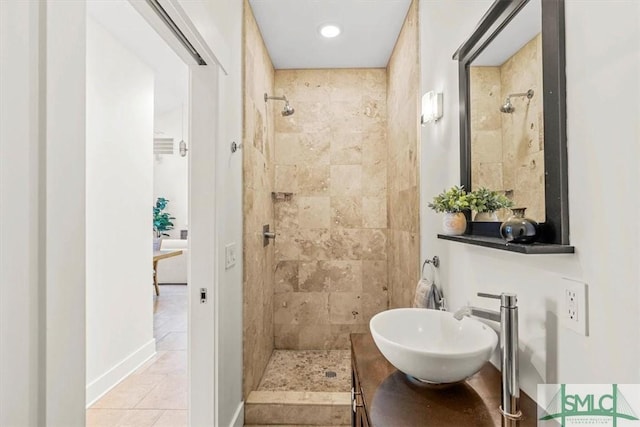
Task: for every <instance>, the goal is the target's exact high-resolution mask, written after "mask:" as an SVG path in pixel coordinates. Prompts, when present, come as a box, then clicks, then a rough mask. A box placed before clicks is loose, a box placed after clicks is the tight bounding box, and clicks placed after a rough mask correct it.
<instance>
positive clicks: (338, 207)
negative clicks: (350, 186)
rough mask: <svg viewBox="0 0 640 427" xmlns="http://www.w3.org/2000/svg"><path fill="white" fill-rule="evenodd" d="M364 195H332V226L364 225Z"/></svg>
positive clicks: (354, 226) (351, 226)
mask: <svg viewBox="0 0 640 427" xmlns="http://www.w3.org/2000/svg"><path fill="white" fill-rule="evenodd" d="M362 209H363V205H362V197H359V196H356V197H331V226H332V227H334V228H359V227H362V217H363V214H364V212H363V210H362Z"/></svg>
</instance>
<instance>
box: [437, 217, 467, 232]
mask: <svg viewBox="0 0 640 427" xmlns="http://www.w3.org/2000/svg"><path fill="white" fill-rule="evenodd" d="M466 229H467V218H466V217H465V216H464V214H463V213H462V212H446V213H445V214H444V217H443V218H442V233H443V234H446V235H447V236H459V235H461V234H464V232H465V230H466Z"/></svg>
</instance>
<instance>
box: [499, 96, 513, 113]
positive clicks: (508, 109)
mask: <svg viewBox="0 0 640 427" xmlns="http://www.w3.org/2000/svg"><path fill="white" fill-rule="evenodd" d="M514 111H516V109H515V108H514V107H513V104H512V103H511V99H509V98H507V99H506V100H505V101H504V104H502V105H501V106H500V112H502V113H507V114H511V113H513V112H514Z"/></svg>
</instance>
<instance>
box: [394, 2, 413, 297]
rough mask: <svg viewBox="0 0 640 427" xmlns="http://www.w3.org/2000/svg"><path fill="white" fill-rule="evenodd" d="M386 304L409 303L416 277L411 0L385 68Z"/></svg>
mask: <svg viewBox="0 0 640 427" xmlns="http://www.w3.org/2000/svg"><path fill="white" fill-rule="evenodd" d="M387 75H388V92H387V114H388V152H387V155H388V165H389V169H388V180H387V182H388V195H389V197H388V212H389V230H388V233H389V235H388V244H387V255H388V258H387V260H388V267H387V268H388V271H389V289H390V295H389V305H390V306H391V307H410V306H411V302H412V300H413V295H414V292H415V287H416V282H417V280H418V278H419V276H420V242H419V239H420V230H419V211H420V210H419V203H420V201H419V196H418V194H419V193H418V182H419V176H418V173H419V170H418V159H419V158H420V155H419V148H420V137H419V135H420V134H419V106H420V101H419V100H420V53H419V33H418V1H417V0H414V1H413V2H412V4H411V6H410V8H409V12H408V14H407V18H406V20H405V22H404V26H403V28H402V31H401V33H400V36H399V38H398V41H397V43H396V46H395V49H394V51H393V54H392V56H391V59H390V61H389V65H388V67H387Z"/></svg>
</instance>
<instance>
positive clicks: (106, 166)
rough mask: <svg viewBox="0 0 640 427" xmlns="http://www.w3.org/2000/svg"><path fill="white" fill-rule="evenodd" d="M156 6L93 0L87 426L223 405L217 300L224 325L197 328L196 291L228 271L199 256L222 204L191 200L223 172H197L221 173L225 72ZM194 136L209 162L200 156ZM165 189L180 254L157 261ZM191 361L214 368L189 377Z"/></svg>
mask: <svg viewBox="0 0 640 427" xmlns="http://www.w3.org/2000/svg"><path fill="white" fill-rule="evenodd" d="M150 3H151V2H150ZM150 3H148V4H140V2H131V3H130V2H129V1H127V0H116V1H112V2H97V1H96V2H88V3H87V67H86V68H87V99H86V109H87V147H86V150H87V153H86V179H87V186H86V216H87V220H86V221H87V222H86V254H87V258H86V259H87V285H86V348H87V351H86V372H87V374H86V380H87V399H86V400H87V405H88V411H87V425H103V424H105V423H106V424H108V425H120V424H127V425H130V424H135V425H165V424H167V425H175V426H177V425H188V422H189V421H188V420H189V415H188V411H189V409H193V408H194V406H195V408H196V410H195V411H194V412H195V415H196V416H195V417H193V418H195V419H203V417H204V418H205V419H206V418H209V419H213V415H214V399H213V397H214V396H213V393H210V392H209V391H210V390H213V383H214V378H213V374H212V373H213V369H214V368H213V364H214V360H215V349H214V346H213V340H214V338H215V325H214V316H213V313H214V311H215V307H213V304H209V307H210V308H206V309H204V310H202V309H201V310H200V312H203V311H204V312H206V317H208V318H209V320H210V322H206V323H197V327H195V328H189V325H190V323H191V322H190V321H189V319H190V318H191V317H192V315H193V316H198V315H197V314H196V313H193V312H192V307H193V306H192V304H191V302H192V301H194V300H196V298H198V297H199V294H200V292H198V293H197V294H196V293H195V292H194V291H193V289H195V288H196V286H197V287H198V290H200V289H207V290H210V291H211V295H213V294H214V293H215V286H214V274H215V271H214V270H211V269H209V268H207V269H206V271H205V269H203V268H199V262H198V254H200V255H201V257H200V260H202V259H204V258H203V257H202V256H204V257H206V256H207V255H209V256H210V254H208V253H207V252H208V251H210V246H214V244H215V236H212V235H211V233H208V232H207V230H204V232H203V233H202V238H201V239H197V238H196V239H190V237H192V236H191V234H193V235H197V234H198V232H197V230H198V224H199V222H198V218H204V217H206V218H207V223H209V222H211V220H210V218H212V217H214V216H213V214H214V208H215V204H214V203H213V202H214V200H212V198H208V197H207V195H203V200H204V201H206V202H208V203H207V204H206V205H203V204H200V205H199V206H198V205H197V203H194V204H195V205H196V206H191V202H190V200H191V194H199V195H201V194H202V193H199V192H198V191H199V189H200V190H201V189H202V186H199V184H198V180H200V179H211V180H210V181H208V183H210V182H212V181H213V179H214V178H215V175H214V174H213V172H210V173H208V174H205V175H202V174H199V175H198V180H194V181H193V183H194V185H193V186H190V185H189V182H190V181H191V176H194V174H195V172H194V170H197V168H198V167H199V165H200V166H201V165H202V163H203V162H207V160H208V162H207V163H208V165H209V169H212V168H211V167H210V164H211V163H213V158H214V151H213V150H209V149H208V148H205V147H204V146H203V145H200V146H198V143H197V142H198V141H204V140H205V138H206V139H207V141H210V140H211V137H212V135H215V131H216V128H215V123H214V122H212V121H211V117H215V113H216V112H217V111H216V110H215V105H214V104H213V102H215V99H216V93H215V90H216V85H217V74H216V72H215V70H213V69H212V68H209V67H206V66H203V64H202V63H201V62H199V61H196V60H194V59H193V58H192V57H190V56H189V55H185V52H184V51H183V49H184V48H183V47H182V46H180V44H177V43H171V42H170V41H169V40H167V38H166V34H164V35H165V37H161V36H160V34H163V33H166V27H161V26H162V25H164V23H162V22H158V21H157V20H155V21H154V20H152V19H150V16H149V14H150V13H153V12H154V11H153V10H152V8H151V6H150V5H149V4H150ZM134 5H135V8H134ZM141 8H142V9H144V10H140V9H141ZM143 16H144V17H143ZM174 42H175V40H174ZM180 49H182V50H180ZM185 56H186V60H185ZM202 62H204V61H202ZM194 91H197V95H196V96H193V97H192V96H190V94H191V93H193V92H194ZM205 96H206V100H205V99H204V97H205ZM204 117H207V121H206V122H205V121H203V120H202V119H203V118H204ZM192 136H193V144H191V142H192ZM191 145H193V148H194V152H195V153H197V154H198V155H200V156H202V157H200V161H201V163H198V162H197V161H196V162H193V163H195V165H194V164H192V161H191V156H190V153H191V151H190V150H191V148H192V147H191ZM198 147H200V148H201V149H200V150H199V149H198ZM163 150H164V151H163ZM154 175H155V177H154ZM158 199H166V200H168V203H167V205H166V206H165V212H167V213H168V215H169V217H170V219H171V222H172V224H173V227H171V228H170V229H165V230H160V232H161V233H163V234H166V235H167V236H165V237H166V238H167V239H166V240H165V242H163V244H162V247H161V249H163V251H162V253H163V255H164V254H167V253H169V252H173V253H174V254H175V253H177V252H180V253H178V254H177V256H175V257H173V258H171V259H161V260H159V261H157V263H158V265H157V268H156V261H155V260H156V257H155V256H154V255H156V254H157V252H156V253H155V254H154V251H153V249H154V248H153V244H152V243H153V233H151V227H150V225H151V223H152V218H151V206H153V205H154V204H156V202H157V201H158ZM192 218H193V225H194V227H193V229H192V230H188V228H187V227H188V226H189V224H191V223H192V221H191V219H192ZM187 230H188V231H187ZM187 236H188V237H189V238H187ZM183 237H184V238H183ZM203 241H206V242H207V245H206V246H207V247H206V248H203V245H202V242H203ZM193 247H195V251H194V252H195V254H196V256H195V257H192V256H191V254H192V253H193V252H192V248H193ZM200 262H201V261H200ZM152 263H153V267H154V270H155V274H154V276H155V278H157V280H158V282H160V284H161V286H159V287H157V288H156V287H154V286H151V285H152V284H154V285H155V283H154V280H152V276H151V271H152V269H151V266H152ZM189 269H191V271H189ZM190 279H193V282H192V281H191V280H190ZM163 283H172V285H168V286H165V285H162V284H163ZM187 283H189V285H187ZM190 285H193V286H190ZM156 289H157V290H159V292H158V294H156ZM197 301H198V302H200V301H199V299H197ZM205 302H206V301H205ZM196 307H197V308H198V306H196ZM200 317H202V313H200ZM212 332H213V333H212ZM199 345H200V346H206V348H207V349H208V350H209V353H207V355H208V358H207V359H201V360H199V361H195V363H194V362H193V361H191V362H190V361H189V356H188V353H189V348H192V347H197V346H199ZM190 364H191V365H192V366H196V367H197V368H198V371H202V372H204V373H205V374H206V373H208V372H211V374H210V375H208V376H206V375H205V376H204V377H203V378H202V379H201V380H200V379H196V380H195V381H194V382H193V383H192V384H189V377H190V375H189V365H190ZM206 380H209V381H210V383H207V384H206V385H205V383H204V381H206ZM203 389H205V390H203ZM190 396H197V397H198V400H199V401H206V408H205V407H204V405H202V406H199V405H198V404H196V405H194V404H193V403H192V401H193V399H190ZM197 408H200V410H198V409H197ZM209 408H210V409H209Z"/></svg>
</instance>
